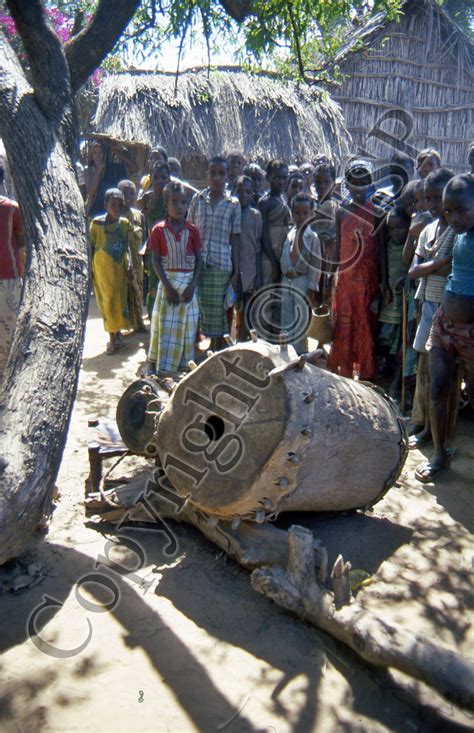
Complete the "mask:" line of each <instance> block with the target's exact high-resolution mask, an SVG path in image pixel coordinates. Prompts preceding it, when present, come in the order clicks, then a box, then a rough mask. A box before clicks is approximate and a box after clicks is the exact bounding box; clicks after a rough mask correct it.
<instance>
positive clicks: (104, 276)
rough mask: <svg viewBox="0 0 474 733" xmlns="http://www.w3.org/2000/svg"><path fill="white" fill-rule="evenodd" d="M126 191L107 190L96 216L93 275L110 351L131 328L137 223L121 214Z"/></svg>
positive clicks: (93, 234)
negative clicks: (132, 254) (129, 296)
mask: <svg viewBox="0 0 474 733" xmlns="http://www.w3.org/2000/svg"><path fill="white" fill-rule="evenodd" d="M123 203H124V198H123V193H122V192H121V191H119V189H118V188H110V189H109V190H108V191H107V192H106V194H105V211H106V213H105V214H103V215H102V216H97V217H96V218H95V219H93V220H92V223H91V226H90V241H91V244H92V277H93V281H94V292H95V297H96V300H97V305H98V307H99V310H100V314H101V316H102V318H103V320H104V328H105V330H106V331H107V333H108V334H109V343H108V344H107V349H106V352H107V354H114V353H115V352H116V351H117V350H118V349H119V348H120V346H121V345H122V334H121V333H120V331H121V329H129V328H130V321H129V313H128V300H127V268H128V266H129V261H130V260H129V247H130V243H131V242H132V241H133V227H132V225H131V224H130V222H129V221H128V219H125V218H124V217H121V216H120V213H121V209H122V206H123Z"/></svg>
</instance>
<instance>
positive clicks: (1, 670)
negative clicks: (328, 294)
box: [0, 301, 474, 733]
mask: <svg viewBox="0 0 474 733" xmlns="http://www.w3.org/2000/svg"><path fill="white" fill-rule="evenodd" d="M105 342H106V337H105V334H104V332H103V330H102V323H101V320H100V318H99V317H98V315H97V311H96V310H95V306H94V302H93V301H92V304H91V313H90V317H89V322H88V329H87V338H86V344H85V351H84V361H83V368H82V373H81V378H80V384H79V392H78V397H77V401H76V405H75V409H74V414H73V417H72V422H71V429H70V433H69V439H68V443H67V447H66V451H65V454H64V459H63V463H62V467H61V472H60V476H59V479H58V487H59V491H60V498H59V500H58V502H57V508H56V510H55V512H54V515H53V519H52V522H51V526H50V530H49V534H48V535H47V536H46V538H45V539H44V541H42V542H40V543H39V544H38V546H37V547H36V548H35V549H34V550H33V551H32V552H31V553H30V555H29V558H28V562H29V563H30V568H29V570H30V573H31V574H32V576H33V577H34V578H35V582H36V585H35V584H33V587H29V588H27V589H23V590H19V591H18V592H16V593H11V594H7V595H3V596H2V597H1V599H0V623H1V629H2V633H1V636H0V648H1V651H2V657H1V659H0V679H1V688H0V694H1V702H0V731H2V732H3V733H10V732H11V733H13V732H15V733H23V732H24V733H30V732H31V733H33V732H34V733H37V732H39V731H41V732H43V731H44V732H47V731H54V733H59V732H60V731H67V732H73V731H81V732H83V733H88V732H89V731H90V732H94V733H119V732H120V733H121V732H122V731H124V732H125V731H127V733H134V732H137V733H141V732H142V731H143V732H145V731H153V732H157V733H165V731H171V732H173V733H175V732H176V733H190V732H191V731H205V732H206V733H208V732H211V731H226V733H257V732H258V733H289V732H290V731H291V732H294V733H309V732H310V731H311V732H313V731H314V732H316V731H318V732H320V731H321V732H326V731H327V732H330V733H332V732H339V731H342V732H344V733H345V732H347V733H357V732H359V731H361V732H362V731H363V732H364V733H365V732H369V731H370V732H372V731H373V732H374V733H375V732H376V731H377V733H378V732H379V731H397V732H398V731H400V732H405V731H407V732H410V733H411V732H413V733H415V732H416V731H420V732H423V733H425V732H426V733H432V732H433V731H439V732H440V733H446V732H449V731H473V730H474V715H467V714H465V713H463V712H462V711H460V710H458V709H457V708H455V707H453V706H452V705H450V704H448V703H447V702H445V701H443V700H442V699H441V698H440V697H439V696H438V695H437V694H435V693H434V692H433V691H431V690H430V689H428V688H427V687H426V686H424V685H423V684H420V683H416V682H415V681H413V680H410V679H409V678H408V677H406V676H404V675H402V674H401V673H395V672H392V671H389V672H385V671H383V670H378V669H375V668H374V667H370V666H368V665H367V664H365V663H363V662H362V661H361V660H360V659H359V658H358V657H357V656H356V655H355V654H353V653H352V652H350V651H349V650H348V649H347V648H345V647H344V646H342V645H341V644H339V643H337V642H335V641H334V640H332V639H331V638H330V637H329V636H327V635H326V634H324V633H323V632H319V631H317V630H316V629H314V628H311V627H309V626H306V625H304V624H302V623H301V622H299V621H298V620H296V619H295V618H293V617H292V616H290V615H288V614H286V613H285V612H283V611H282V610H281V609H279V608H278V607H276V606H275V605H273V604H272V603H271V602H270V601H268V600H267V599H265V598H263V597H261V596H259V595H257V594H256V593H255V592H254V591H253V590H252V588H251V586H250V580H249V575H248V573H247V572H246V571H245V570H243V569H242V568H240V567H239V566H238V565H236V564H235V563H234V562H233V561H231V560H230V559H228V558H226V557H225V556H224V555H223V554H222V553H221V552H220V551H218V550H217V549H216V548H215V547H214V546H213V545H211V544H210V543H209V542H207V541H206V540H205V539H204V538H202V537H201V536H200V535H199V533H198V532H197V531H196V530H194V529H192V528H189V527H185V526H176V525H172V529H173V533H174V535H175V537H176V540H177V551H176V552H175V553H174V554H173V555H172V556H171V557H168V556H167V555H166V554H165V552H164V550H165V547H166V542H167V540H166V538H165V537H164V535H163V534H162V533H159V532H156V531H151V530H146V531H141V532H137V531H135V532H133V533H132V532H130V534H128V535H127V538H125V537H124V538H123V539H122V540H121V541H120V543H119V545H118V546H117V547H115V548H113V550H112V551H111V547H112V545H111V540H113V539H114V538H115V530H114V528H113V527H112V526H111V525H101V526H98V525H97V524H95V523H94V522H93V521H91V520H87V519H86V518H85V516H84V511H83V504H82V500H83V496H84V481H85V479H86V477H87V475H88V456H87V439H88V435H87V416H88V415H90V414H93V413H95V414H98V415H100V416H102V417H107V416H109V417H113V416H114V412H115V407H116V403H117V400H118V398H119V397H120V395H121V394H122V392H123V391H124V389H125V388H126V387H127V386H128V385H129V384H130V382H131V381H133V379H134V378H135V375H136V373H137V368H138V365H139V363H140V362H142V361H143V359H144V351H143V337H140V336H138V335H132V336H129V337H127V338H126V347H125V348H124V349H123V350H122V351H121V352H119V353H118V354H116V355H113V356H107V355H105V354H104V347H105ZM473 434H474V429H473V421H472V419H469V418H464V419H463V420H462V421H461V423H460V425H459V428H458V433H457V440H456V453H455V457H454V459H453V465H452V470H451V471H449V472H445V474H444V475H442V476H440V477H439V479H438V480H437V481H436V484H435V485H427V486H422V485H421V484H419V483H418V482H416V481H415V480H414V478H413V470H414V466H415V465H416V464H417V462H419V461H420V459H422V458H423V456H422V455H421V454H420V452H418V451H415V452H413V453H412V454H411V455H410V457H409V460H408V463H407V465H406V467H405V470H404V472H403V474H402V477H401V480H400V482H399V485H397V486H396V487H395V488H393V489H392V490H391V491H389V493H388V494H387V496H386V497H385V499H384V500H383V501H381V502H380V503H379V504H377V506H376V507H375V509H374V511H373V512H372V513H367V514H362V513H359V512H354V513H348V514H346V515H343V516H341V515H318V516H308V515H306V516H301V515H300V516H297V517H295V516H292V517H287V518H284V519H283V522H286V523H287V524H290V523H300V524H305V525H307V526H310V527H311V528H312V529H313V531H314V534H315V536H317V537H320V538H321V540H322V542H323V544H325V545H326V546H327V548H328V551H329V556H330V560H333V559H334V558H335V557H336V555H337V553H339V552H342V553H343V555H344V557H345V558H346V559H347V560H350V561H351V563H352V566H353V567H354V568H361V569H364V570H365V571H367V572H368V573H370V575H371V576H372V579H373V582H372V583H371V584H370V585H367V586H365V587H364V588H363V589H362V590H360V591H359V594H358V600H359V601H360V602H361V603H363V605H364V606H365V607H366V608H367V609H369V610H370V611H371V612H372V613H374V614H379V615H380V616H381V617H383V618H385V619H387V620H391V621H395V622H397V623H398V624H400V625H401V626H404V627H406V628H407V629H409V630H411V631H415V632H417V633H419V634H421V635H423V636H425V637H426V639H428V640H430V641H435V642H436V643H439V644H442V645H448V646H450V647H452V648H454V649H457V650H458V651H459V653H460V654H463V655H464V656H465V657H469V656H470V657H471V658H472V653H473V648H474V647H473V641H474V631H473V628H472V620H473V616H472V609H473V602H472V601H473V596H472V577H473V569H474V560H473V557H474V554H473V553H474V551H473V541H472V540H473V538H472V534H471V533H472V532H473V530H474V502H473V498H474V485H473V478H472V477H473V465H474V443H473V439H472V438H473ZM425 453H426V454H427V452H425ZM137 542H139V543H140V546H141V547H142V550H140V552H142V553H143V554H142V556H141V558H140V557H139V556H138V555H137V553H136V552H134V551H133V549H134V548H135V550H137V549H138V548H137V545H136V543H137ZM134 543H135V544H134ZM107 555H109V558H110V559H111V560H112V567H109V568H108V569H107V570H106V569H105V564H106V563H107V560H106V559H105V558H106V557H107ZM113 562H115V566H114V565H113ZM117 563H122V565H123V566H125V570H122V572H120V566H119V565H118V564H117ZM32 564H33V567H31V565H32ZM108 564H109V566H110V565H111V563H110V562H109V563H108ZM114 567H115V569H114ZM25 568H26V565H25ZM127 569H128V570H127ZM98 571H100V572H101V573H102V575H100V576H99V578H100V580H99V584H98V583H97V582H96V583H94V582H93V581H94V577H92V578H89V580H87V578H86V580H84V578H85V576H88V575H90V574H94V573H97V572H98ZM104 574H105V576H106V577H108V578H110V579H111V583H110V589H109V590H106V589H105V588H104V585H103V582H104V581H103V577H104ZM7 575H8V574H7V573H6V571H4V572H3V576H2V575H1V574H0V583H1V582H2V581H3V582H7V581H8V577H7ZM96 580H97V576H96ZM116 588H118V596H117V595H116V590H115V589H116ZM114 594H115V595H114ZM99 600H100V601H101V602H102V605H101V604H99ZM107 604H108V606H109V608H110V610H107V607H106V606H107ZM33 629H35V630H36V632H37V634H38V636H36V637H33V640H32V639H31V638H30V636H31V634H32V633H33ZM81 647H82V648H81Z"/></svg>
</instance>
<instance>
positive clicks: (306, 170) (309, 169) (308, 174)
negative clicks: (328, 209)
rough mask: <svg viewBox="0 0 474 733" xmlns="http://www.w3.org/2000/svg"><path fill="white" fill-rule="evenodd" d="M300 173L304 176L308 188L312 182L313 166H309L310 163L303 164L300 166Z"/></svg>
mask: <svg viewBox="0 0 474 733" xmlns="http://www.w3.org/2000/svg"><path fill="white" fill-rule="evenodd" d="M301 173H302V174H303V176H304V179H305V183H306V186H307V187H308V188H311V186H312V185H313V183H314V168H313V166H311V165H308V166H303V168H301Z"/></svg>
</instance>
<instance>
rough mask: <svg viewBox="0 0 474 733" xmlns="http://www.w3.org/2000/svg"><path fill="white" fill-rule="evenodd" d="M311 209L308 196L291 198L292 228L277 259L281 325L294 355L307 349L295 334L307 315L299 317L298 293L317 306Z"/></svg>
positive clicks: (317, 265)
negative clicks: (281, 302) (279, 268)
mask: <svg viewBox="0 0 474 733" xmlns="http://www.w3.org/2000/svg"><path fill="white" fill-rule="evenodd" d="M313 208H314V200H313V199H312V198H311V196H309V195H308V194H307V193H298V194H296V196H294V197H293V200H292V202H291V217H292V220H293V227H292V228H291V229H290V231H289V232H288V236H287V238H286V240H285V243H284V245H283V251H282V253H281V260H280V264H281V271H282V274H283V277H282V281H281V284H282V286H284V290H283V304H282V313H281V324H282V329H283V330H284V331H286V332H287V333H288V341H289V343H291V344H293V346H294V348H295V349H296V353H297V354H302V353H304V352H305V351H307V350H308V348H307V340H306V338H305V336H304V335H301V333H298V334H295V333H294V331H295V330H296V331H298V330H299V328H300V327H301V323H300V322H299V320H300V318H301V317H302V315H304V316H306V314H301V297H299V294H300V293H302V294H303V295H305V296H306V297H307V299H308V300H309V303H310V305H311V306H314V305H316V301H317V293H318V290H319V280H320V277H321V269H320V268H321V248H320V246H319V239H318V235H317V234H315V233H314V232H313V230H312V229H311V227H310V226H309V220H310V219H311V216H312V213H313ZM295 296H296V297H295ZM298 316H299V317H298ZM293 334H294V335H293Z"/></svg>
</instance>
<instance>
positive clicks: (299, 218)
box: [291, 203, 313, 227]
mask: <svg viewBox="0 0 474 733" xmlns="http://www.w3.org/2000/svg"><path fill="white" fill-rule="evenodd" d="M312 211H313V207H312V206H311V204H308V203H300V204H294V205H293V207H292V209H291V217H292V219H293V223H294V224H296V226H297V227H299V226H301V225H302V224H304V223H305V222H306V221H308V219H309V218H310V216H311V214H312Z"/></svg>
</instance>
